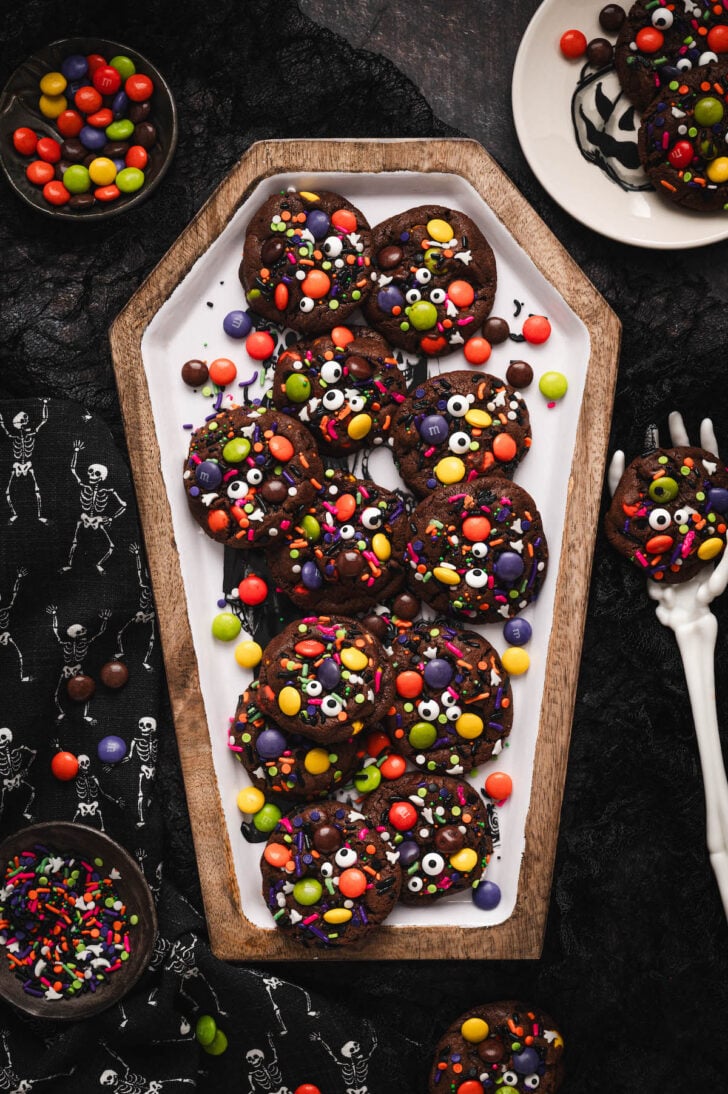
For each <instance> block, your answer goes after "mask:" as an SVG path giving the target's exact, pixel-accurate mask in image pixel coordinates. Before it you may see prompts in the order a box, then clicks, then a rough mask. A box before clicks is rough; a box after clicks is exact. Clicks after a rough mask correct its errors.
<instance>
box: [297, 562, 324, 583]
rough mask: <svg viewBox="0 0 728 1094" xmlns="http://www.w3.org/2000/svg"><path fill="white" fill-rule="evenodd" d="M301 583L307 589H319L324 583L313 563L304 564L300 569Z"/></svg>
mask: <svg viewBox="0 0 728 1094" xmlns="http://www.w3.org/2000/svg"><path fill="white" fill-rule="evenodd" d="M301 581H302V582H303V584H304V585H305V587H306V588H307V589H320V588H321V586H322V585H323V583H324V579H323V577H322V576H321V572H320V570H319V568H318V566H317V565H316V563H315V562H310V561H309V562H304V564H303V566H302V567H301Z"/></svg>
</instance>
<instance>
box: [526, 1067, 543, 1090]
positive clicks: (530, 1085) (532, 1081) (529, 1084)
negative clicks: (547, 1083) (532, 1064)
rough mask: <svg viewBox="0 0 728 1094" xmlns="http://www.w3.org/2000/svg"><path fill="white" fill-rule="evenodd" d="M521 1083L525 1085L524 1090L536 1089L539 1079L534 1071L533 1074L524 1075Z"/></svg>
mask: <svg viewBox="0 0 728 1094" xmlns="http://www.w3.org/2000/svg"><path fill="white" fill-rule="evenodd" d="M523 1085H524V1086H525V1088H526V1090H538V1088H539V1087H540V1085H541V1080H540V1078H539V1077H538V1075H537V1074H536V1072H535V1071H534V1073H533V1075H527V1076H526V1078H525V1079H524V1080H523Z"/></svg>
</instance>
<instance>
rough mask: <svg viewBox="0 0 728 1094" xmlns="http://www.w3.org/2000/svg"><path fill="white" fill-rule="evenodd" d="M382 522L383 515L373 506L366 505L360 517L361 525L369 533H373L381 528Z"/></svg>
mask: <svg viewBox="0 0 728 1094" xmlns="http://www.w3.org/2000/svg"><path fill="white" fill-rule="evenodd" d="M383 520H384V513H383V512H382V510H381V509H377V508H376V506H374V505H368V506H367V507H366V509H365V510H364V512H363V513H362V515H361V522H362V524H363V525H364V527H365V528H368V529H369V531H370V532H373V531H374V530H375V529H376V528H381V526H382V521H383Z"/></svg>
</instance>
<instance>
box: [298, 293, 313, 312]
mask: <svg viewBox="0 0 728 1094" xmlns="http://www.w3.org/2000/svg"><path fill="white" fill-rule="evenodd" d="M298 307H299V309H300V311H302V312H307V311H313V300H312V299H311V297H310V296H302V297H301V299H300V300H299V301H298Z"/></svg>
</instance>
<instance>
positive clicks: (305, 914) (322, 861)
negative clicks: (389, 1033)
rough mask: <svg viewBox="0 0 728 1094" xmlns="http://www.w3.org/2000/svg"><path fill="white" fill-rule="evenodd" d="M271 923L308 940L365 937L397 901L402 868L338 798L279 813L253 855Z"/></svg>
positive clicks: (317, 943)
mask: <svg viewBox="0 0 728 1094" xmlns="http://www.w3.org/2000/svg"><path fill="white" fill-rule="evenodd" d="M260 869H261V874H262V876H263V899H264V900H265V902H266V905H267V907H268V908H269V910H270V913H271V915H272V916H273V919H274V920H275V924H276V927H277V928H278V929H279V930H280V931H283V932H285V934H286V936H287V937H288V938H290V939H291V940H292V941H294V942H296V943H298V944H299V945H301V946H306V947H308V948H317V947H323V948H326V949H328V948H329V947H336V948H338V947H340V946H351V945H356V944H358V943H362V942H364V941H365V939H366V937H367V936H368V935H369V934H370V932H371V931H372V930H374V929H375V928H376V927H378V926H379V925H380V924H381V923H382V922H383V921H384V920H385V919H386V918H387V916H388V915H389V913H390V912H391V911H392V908H393V907H394V906H395V904H396V903H397V898H398V896H399V892H400V887H401V884H402V869H401V867H400V865H399V862H398V861H397V855H396V854H393V853H391V852H390V851H389V849H388V847H387V846H386V845H385V844H384V842H383V841H382V839H381V838H380V837H379V835H378V834H377V833H376V832H374V831H373V830H372V828H371V826H370V824H369V822H368V820H367V819H366V818H365V817H364V816H363V815H362V814H361V813H360V812H358V810H356V809H354V808H352V807H351V806H349V805H344V804H343V803H341V802H333V801H329V802H321V803H319V804H316V805H307V806H303V807H301V808H300V809H297V810H295V811H294V812H292V813H289V814H288V815H287V816H285V817H282V818H281V820H280V821H279V822H278V824H277V825H276V827H275V829H274V830H273V832H272V833H271V835H270V837H269V839H268V843H267V844H266V847H265V850H264V851H263V855H262V858H261V861H260Z"/></svg>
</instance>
